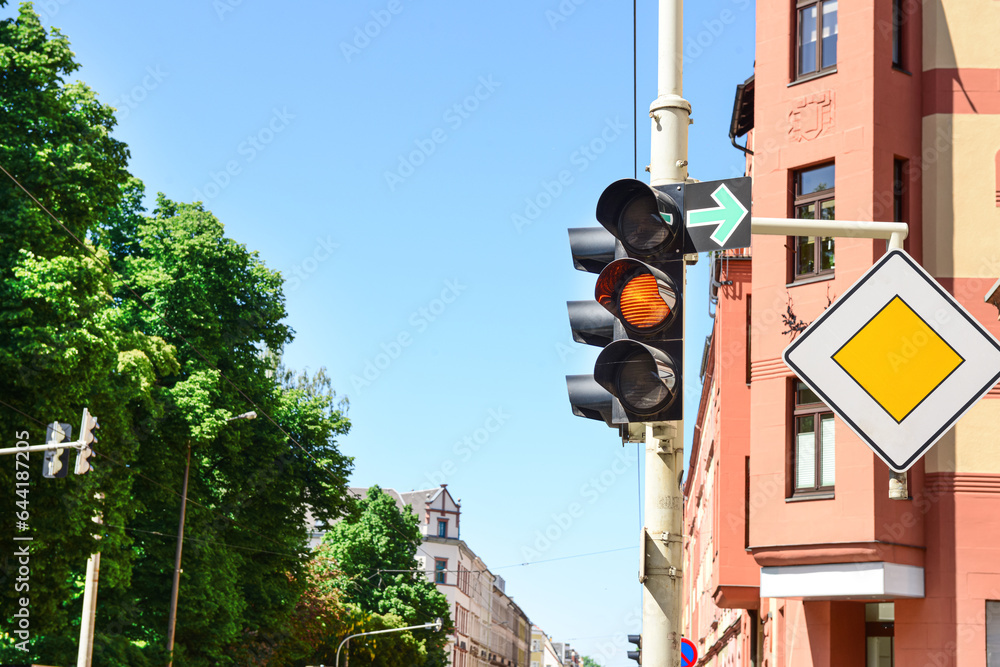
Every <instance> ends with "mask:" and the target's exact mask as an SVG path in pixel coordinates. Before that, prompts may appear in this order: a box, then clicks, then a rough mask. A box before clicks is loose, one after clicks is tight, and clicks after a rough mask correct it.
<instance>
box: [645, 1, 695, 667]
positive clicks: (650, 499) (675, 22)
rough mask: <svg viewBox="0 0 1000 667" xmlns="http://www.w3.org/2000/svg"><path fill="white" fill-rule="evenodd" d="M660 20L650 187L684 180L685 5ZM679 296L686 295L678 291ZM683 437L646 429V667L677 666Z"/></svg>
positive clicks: (658, 425) (664, 5)
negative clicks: (680, 294)
mask: <svg viewBox="0 0 1000 667" xmlns="http://www.w3.org/2000/svg"><path fill="white" fill-rule="evenodd" d="M659 14H660V15H659V36H658V48H657V97H656V100H654V101H653V103H652V104H651V105H650V108H649V115H650V117H651V119H652V138H651V142H650V144H651V145H650V160H649V174H650V185H652V186H654V187H655V186H659V185H670V184H674V183H684V182H685V181H687V177H688V171H687V165H688V125H689V124H690V116H691V104H690V103H689V102H688V101H687V100H685V99H684V97H683V76H684V60H683V57H684V56H683V44H684V7H683V3H682V0H660V2H659ZM680 289H681V291H682V292H683V285H681V286H680ZM682 298H683V297H682ZM681 363H683V361H681ZM681 377H684V374H683V373H682V374H681ZM683 438H684V422H683V421H672V422H654V423H647V424H645V449H646V456H645V468H646V474H645V489H646V490H645V498H644V502H643V505H644V509H645V525H644V526H643V529H642V538H641V539H642V542H641V544H640V545H639V549H640V553H641V555H640V558H641V563H640V568H641V569H640V575H639V578H640V580H641V581H642V586H643V591H642V664H643V667H680V664H681V614H682V612H683V608H682V605H683V593H682V592H683V579H682V577H683V572H682V569H681V565H682V560H681V558H682V549H683V537H682V535H683V499H682V497H681V490H680V476H681V469H682V467H683V465H684V463H683V461H684V447H683Z"/></svg>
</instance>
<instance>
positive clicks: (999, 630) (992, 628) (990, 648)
mask: <svg viewBox="0 0 1000 667" xmlns="http://www.w3.org/2000/svg"><path fill="white" fill-rule="evenodd" d="M986 667H1000V602H997V601H996V600H987V601H986Z"/></svg>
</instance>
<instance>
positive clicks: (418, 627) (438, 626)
mask: <svg viewBox="0 0 1000 667" xmlns="http://www.w3.org/2000/svg"><path fill="white" fill-rule="evenodd" d="M443 624H444V621H443V619H440V618H439V619H437V620H436V621H434V622H433V623H424V624H422V625H409V626H407V627H405V628H389V629H387V630H372V631H371V632H358V633H356V634H353V635H347V636H346V637H344V639H343V641H341V642H340V645H339V646H337V657H336V659H335V660H336V661H335V663H334V664H335V665H336V667H340V649H342V648H344V644H346V643H347V642H348V641H350V640H351V639H353V638H354V637H367V636H368V635H383V634H385V633H387V632H403V631H404V630H426V629H428V628H434V629H435V630H437V631H438V632H440V631H441V627H442V625H443Z"/></svg>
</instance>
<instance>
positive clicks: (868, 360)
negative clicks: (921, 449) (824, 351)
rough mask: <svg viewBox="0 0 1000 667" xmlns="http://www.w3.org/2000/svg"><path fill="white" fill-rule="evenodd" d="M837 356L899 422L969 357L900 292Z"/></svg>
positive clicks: (838, 361)
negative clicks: (901, 296) (951, 342)
mask: <svg viewBox="0 0 1000 667" xmlns="http://www.w3.org/2000/svg"><path fill="white" fill-rule="evenodd" d="M833 360H834V361H836V362H837V363H838V364H839V365H840V367H841V368H843V369H844V370H845V371H847V374H848V375H850V376H851V378H852V379H853V380H854V381H855V382H857V383H858V384H859V385H861V388H862V389H864V390H865V391H866V392H868V395H869V396H871V397H872V398H873V399H875V401H876V402H877V403H878V404H879V405H881V406H882V408H883V409H884V410H885V411H886V412H888V413H889V415H890V416H892V418H893V419H895V420H896V422H897V423H899V422H902V421H903V420H904V419H906V416H907V415H909V414H910V413H911V412H912V411H913V409H914V408H915V407H917V406H918V405H920V403H921V402H922V401H923V400H924V399H925V398H927V397H928V396H930V394H931V392H933V391H934V390H935V389H937V387H938V386H939V385H940V384H941V383H942V382H944V380H945V379H946V378H947V377H948V376H949V375H951V374H952V373H953V372H954V371H955V369H957V368H958V367H959V366H961V365H962V362H964V361H965V360H964V359H963V358H962V357H960V356H959V355H958V353H957V352H955V350H953V349H952V347H951V346H950V345H948V343H946V342H945V341H944V340H943V339H942V338H941V336H939V335H938V334H937V333H936V332H935V331H934V329H932V328H931V327H930V326H929V325H928V324H927V323H926V322H924V320H923V319H922V318H921V317H920V316H919V315H917V314H916V313H915V312H913V310H912V309H911V308H910V307H909V306H908V305H906V302H905V301H903V300H902V299H901V298H899V296H895V297H893V299H892V300H891V301H890V302H889V303H888V304H886V306H885V307H884V308H882V310H880V311H879V312H878V314H876V315H875V317H873V318H872V319H871V320H869V321H868V323H867V324H866V325H865V326H863V327H862V328H861V330H860V331H858V332H857V333H856V334H854V336H853V337H851V339H850V340H849V341H847V343H845V344H844V346H843V347H841V348H840V349H839V350H837V352H836V353H834V355H833Z"/></svg>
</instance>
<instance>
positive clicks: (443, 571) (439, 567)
mask: <svg viewBox="0 0 1000 667" xmlns="http://www.w3.org/2000/svg"><path fill="white" fill-rule="evenodd" d="M434 583H435V584H447V583H448V559H446V558H444V559H442V558H435V559H434Z"/></svg>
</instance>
